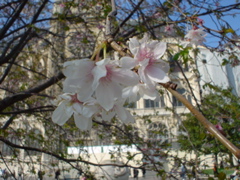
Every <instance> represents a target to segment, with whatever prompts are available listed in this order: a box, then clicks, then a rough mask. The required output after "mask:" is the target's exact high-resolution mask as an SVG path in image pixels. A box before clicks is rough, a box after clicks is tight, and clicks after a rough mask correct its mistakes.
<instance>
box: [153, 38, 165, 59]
mask: <svg viewBox="0 0 240 180" xmlns="http://www.w3.org/2000/svg"><path fill="white" fill-rule="evenodd" d="M166 49H167V44H166V43H165V42H159V43H158V44H157V46H156V47H155V49H154V51H153V53H154V56H155V58H157V59H159V58H161V57H162V56H163V54H164V53H165V51H166Z"/></svg>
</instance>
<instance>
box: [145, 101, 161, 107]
mask: <svg viewBox="0 0 240 180" xmlns="http://www.w3.org/2000/svg"><path fill="white" fill-rule="evenodd" d="M144 107H145V108H154V107H159V102H158V101H152V100H149V99H145V100H144Z"/></svg>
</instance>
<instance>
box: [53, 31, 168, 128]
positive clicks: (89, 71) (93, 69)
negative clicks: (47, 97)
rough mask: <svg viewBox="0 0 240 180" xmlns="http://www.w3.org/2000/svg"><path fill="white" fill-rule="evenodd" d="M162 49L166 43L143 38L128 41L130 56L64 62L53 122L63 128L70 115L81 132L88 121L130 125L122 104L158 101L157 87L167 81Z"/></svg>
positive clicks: (131, 118)
mask: <svg viewBox="0 0 240 180" xmlns="http://www.w3.org/2000/svg"><path fill="white" fill-rule="evenodd" d="M166 47H167V46H166V43H164V42H159V41H156V40H150V39H149V37H148V36H147V35H144V37H143V38H142V39H137V38H135V37H134V38H131V39H130V40H129V49H130V51H131V53H132V54H133V57H122V58H121V59H120V60H110V59H108V58H106V59H103V60H100V61H98V62H94V61H92V60H90V59H80V60H74V61H69V62H65V63H64V65H63V67H64V69H63V74H64V75H65V77H66V79H65V80H64V82H63V92H64V94H62V95H60V96H59V101H58V107H57V108H56V109H55V111H54V112H53V114H52V120H53V122H55V123H57V124H59V125H63V124H64V123H65V122H66V121H67V120H68V119H69V118H71V117H72V116H73V117H74V121H75V124H76V126H77V127H78V128H79V129H81V130H89V129H91V127H92V119H95V120H98V121H101V120H104V121H110V120H111V119H112V118H113V117H114V116H115V115H116V116H117V118H118V119H119V120H121V121H122V122H123V123H129V122H134V118H133V117H132V115H131V114H130V112H129V111H128V110H127V109H125V108H124V104H125V103H126V102H135V101H137V100H139V98H143V99H151V100H155V99H157V98H159V97H158V96H159V93H158V92H157V90H156V86H157V84H158V83H166V82H168V81H169V80H170V79H169V77H168V76H167V73H168V71H169V65H168V63H167V62H165V61H163V60H162V59H161V57H162V56H163V54H164V53H165V51H166ZM136 72H137V73H136Z"/></svg>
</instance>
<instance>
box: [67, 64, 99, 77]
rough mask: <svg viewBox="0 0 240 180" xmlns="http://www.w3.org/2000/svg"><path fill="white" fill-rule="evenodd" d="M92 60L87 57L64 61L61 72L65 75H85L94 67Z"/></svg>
mask: <svg viewBox="0 0 240 180" xmlns="http://www.w3.org/2000/svg"><path fill="white" fill-rule="evenodd" d="M94 66H95V65H94V62H93V61H91V60H89V59H83V60H76V61H73V62H72V61H70V62H66V63H64V69H63V74H64V75H65V76H66V77H79V78H82V77H85V76H87V75H88V74H90V73H91V70H92V69H93V68H94Z"/></svg>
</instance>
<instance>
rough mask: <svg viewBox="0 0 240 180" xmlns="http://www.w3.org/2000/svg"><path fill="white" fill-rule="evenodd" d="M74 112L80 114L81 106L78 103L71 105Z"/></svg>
mask: <svg viewBox="0 0 240 180" xmlns="http://www.w3.org/2000/svg"><path fill="white" fill-rule="evenodd" d="M72 107H73V109H74V111H75V112H77V113H79V114H82V109H83V105H82V104H80V103H73V105H72Z"/></svg>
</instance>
